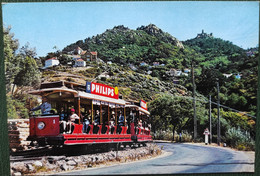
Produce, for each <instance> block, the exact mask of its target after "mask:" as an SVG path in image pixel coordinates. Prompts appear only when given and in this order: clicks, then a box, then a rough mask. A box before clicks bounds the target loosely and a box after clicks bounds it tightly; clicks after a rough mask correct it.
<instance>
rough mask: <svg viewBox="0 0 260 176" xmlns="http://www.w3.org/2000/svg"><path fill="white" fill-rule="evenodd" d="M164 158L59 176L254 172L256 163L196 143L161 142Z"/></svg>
mask: <svg viewBox="0 0 260 176" xmlns="http://www.w3.org/2000/svg"><path fill="white" fill-rule="evenodd" d="M158 145H160V146H162V145H163V146H164V147H163V150H164V151H166V155H165V156H161V157H158V158H155V159H149V160H144V161H141V162H140V161H138V162H132V163H125V164H119V165H114V166H110V167H101V168H91V169H87V170H81V171H73V172H67V173H60V174H57V175H122V174H174V173H219V172H253V171H254V162H253V160H252V158H251V159H250V158H249V157H248V155H246V154H245V153H244V152H240V151H234V150H231V149H228V148H223V147H210V146H201V145H194V144H177V143H158Z"/></svg>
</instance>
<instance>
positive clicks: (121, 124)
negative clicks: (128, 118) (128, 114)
mask: <svg viewBox="0 0 260 176" xmlns="http://www.w3.org/2000/svg"><path fill="white" fill-rule="evenodd" d="M118 125H119V126H118V127H119V128H118V130H117V131H118V133H119V134H120V133H121V131H122V126H124V116H123V115H122V112H121V111H120V112H119V118H118Z"/></svg>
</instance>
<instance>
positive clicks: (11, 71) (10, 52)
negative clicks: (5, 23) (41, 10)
mask: <svg viewBox="0 0 260 176" xmlns="http://www.w3.org/2000/svg"><path fill="white" fill-rule="evenodd" d="M10 30H11V27H8V28H4V59H5V81H6V88H7V91H10V89H11V84H12V83H13V81H14V78H15V75H16V74H17V73H18V72H19V70H20V63H21V61H22V58H21V57H19V56H17V55H16V54H15V53H16V51H17V49H18V47H19V42H18V40H17V39H14V34H12V33H10Z"/></svg>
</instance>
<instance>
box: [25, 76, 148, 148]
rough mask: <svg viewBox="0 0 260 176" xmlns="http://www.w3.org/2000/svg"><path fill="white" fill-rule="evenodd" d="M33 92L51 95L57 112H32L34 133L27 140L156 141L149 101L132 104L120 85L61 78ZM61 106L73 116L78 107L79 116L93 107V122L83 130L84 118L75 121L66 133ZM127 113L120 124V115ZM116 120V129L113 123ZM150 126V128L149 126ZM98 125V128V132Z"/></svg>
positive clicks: (70, 142)
mask: <svg viewBox="0 0 260 176" xmlns="http://www.w3.org/2000/svg"><path fill="white" fill-rule="evenodd" d="M29 94H32V95H38V96H44V97H47V99H48V102H49V103H51V107H52V109H53V110H54V111H56V112H53V113H49V114H45V115H42V114H41V115H32V116H31V117H30V135H29V137H28V138H27V140H29V141H32V143H33V142H34V141H37V143H38V144H39V145H57V146H58V145H77V144H104V143H107V144H109V143H120V144H136V143H137V144H140V143H145V142H149V141H152V137H151V135H150V128H151V126H150V124H149V114H150V113H149V112H148V111H147V106H146V103H145V102H144V101H143V100H141V101H140V104H141V105H142V106H141V107H140V106H138V105H137V103H133V102H132V103H130V102H127V101H125V100H123V99H120V98H119V92H118V88H117V87H115V88H113V87H110V86H107V85H104V84H100V83H94V82H87V83H86V85H81V84H77V83H73V82H66V81H59V82H52V83H42V84H41V87H40V89H39V90H35V91H30V92H29ZM61 108H63V109H65V112H66V113H67V114H68V115H69V113H70V110H71V109H75V112H76V114H77V115H78V116H79V117H82V116H84V114H85V113H87V112H89V111H90V110H91V114H90V115H91V119H90V124H89V126H88V129H87V131H86V133H83V131H82V128H83V124H82V119H79V122H78V123H77V124H76V123H75V124H73V131H72V132H71V133H68V132H67V131H66V132H62V131H61V125H60V113H59V112H60V111H61ZM97 110H98V111H99V112H100V116H99V119H98V120H99V122H100V123H99V124H95V123H94V121H95V119H94V116H95V112H96V111H97ZM119 114H121V115H123V116H124V122H123V125H122V122H121V125H120V126H119V124H118V120H119V119H118V118H119V117H118V115H119ZM112 116H113V119H114V118H115V119H114V123H115V125H114V127H113V130H112V129H110V128H112V127H111V126H110V125H109V122H110V121H111V118H112ZM148 127H149V128H148ZM95 128H96V129H97V130H96V131H95Z"/></svg>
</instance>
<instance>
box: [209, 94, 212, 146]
mask: <svg viewBox="0 0 260 176" xmlns="http://www.w3.org/2000/svg"><path fill="white" fill-rule="evenodd" d="M209 132H210V135H209V143H210V144H211V143H212V121H211V95H209Z"/></svg>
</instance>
